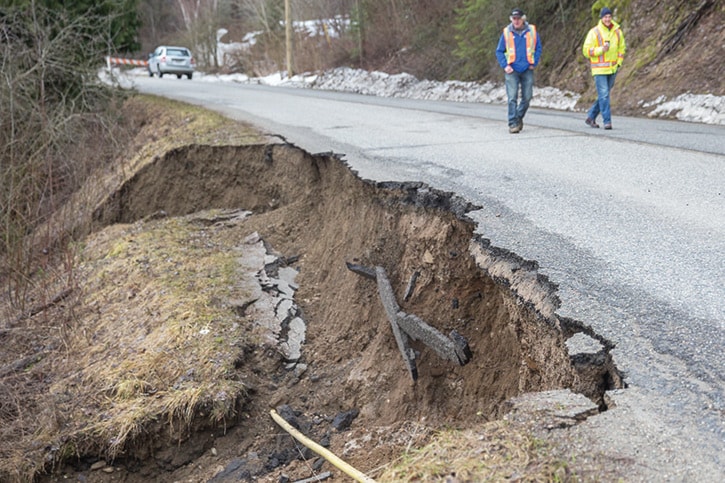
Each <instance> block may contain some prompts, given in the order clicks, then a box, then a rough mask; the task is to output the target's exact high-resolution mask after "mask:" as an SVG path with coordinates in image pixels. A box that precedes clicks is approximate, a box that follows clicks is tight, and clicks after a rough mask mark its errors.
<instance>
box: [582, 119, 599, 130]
mask: <svg viewBox="0 0 725 483" xmlns="http://www.w3.org/2000/svg"><path fill="white" fill-rule="evenodd" d="M584 122H585V123H586V124H587V126H589V127H593V128H599V124H597V121H595V120H594V119H592V118H591V117H588V118H587V120H586V121H584Z"/></svg>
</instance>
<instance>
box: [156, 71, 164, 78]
mask: <svg viewBox="0 0 725 483" xmlns="http://www.w3.org/2000/svg"><path fill="white" fill-rule="evenodd" d="M157 72H158V74H159V79H161V78H162V77H163V76H164V73H163V72H161V69H158V71H157Z"/></svg>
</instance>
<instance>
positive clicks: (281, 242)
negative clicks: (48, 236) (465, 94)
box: [79, 145, 622, 481]
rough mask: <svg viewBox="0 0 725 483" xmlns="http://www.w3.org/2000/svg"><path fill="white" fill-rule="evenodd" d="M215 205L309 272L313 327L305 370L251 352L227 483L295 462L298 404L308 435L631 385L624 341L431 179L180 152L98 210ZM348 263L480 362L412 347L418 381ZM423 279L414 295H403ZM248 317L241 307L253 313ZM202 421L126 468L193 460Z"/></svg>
mask: <svg viewBox="0 0 725 483" xmlns="http://www.w3.org/2000/svg"><path fill="white" fill-rule="evenodd" d="M209 208H225V209H243V210H249V211H251V212H253V213H254V214H253V216H251V217H250V218H248V219H247V221H245V223H246V224H247V225H248V227H249V230H248V231H249V232H250V233H252V232H254V231H256V232H258V233H259V234H260V235H261V237H262V238H263V239H264V240H265V242H266V243H268V244H269V245H270V246H271V247H273V248H274V250H276V251H277V252H279V253H281V254H282V255H284V256H285V257H287V259H288V260H290V262H291V264H292V265H294V267H295V268H297V269H298V270H299V276H298V277H297V283H298V284H299V290H298V291H297V293H296V295H295V298H296V301H297V303H298V304H299V306H300V309H301V313H302V314H303V317H304V319H305V320H306V323H307V339H306V342H305V344H304V347H303V350H302V356H301V358H300V360H299V361H298V364H297V369H299V368H301V367H303V368H304V370H294V369H293V367H292V366H291V365H289V364H285V361H284V360H283V359H282V358H281V357H280V356H279V354H277V353H276V352H274V351H270V350H269V348H264V349H258V350H257V349H251V348H250V349H249V352H255V353H256V355H255V356H250V357H256V359H255V360H256V361H258V362H259V364H258V365H257V366H256V368H255V369H254V371H255V372H256V376H257V380H258V381H259V383H258V384H257V386H256V387H255V389H254V394H253V396H252V400H251V402H250V403H249V404H247V406H246V407H245V408H244V409H243V411H240V415H245V416H243V417H240V421H237V422H236V423H237V424H236V427H235V428H234V429H232V430H229V428H227V431H228V433H227V436H226V437H227V438H230V441H234V442H233V443H229V444H232V445H236V446H237V453H238V454H240V455H244V457H241V456H240V457H239V458H237V459H235V460H234V461H232V462H231V463H229V465H227V466H226V468H224V467H222V468H219V470H220V471H219V475H220V476H219V478H220V479H224V478H227V479H239V478H241V477H245V476H249V477H253V476H255V475H257V476H259V475H263V474H266V473H268V472H271V471H273V470H275V469H277V468H279V467H281V466H283V465H285V464H287V463H288V462H289V461H292V460H294V459H295V458H297V457H298V453H296V452H295V450H294V447H289V445H288V444H287V445H285V444H282V443H281V442H280V438H279V437H276V438H275V437H273V436H272V435H270V434H269V432H270V429H269V428H270V422H269V419H268V414H267V413H268V410H269V408H270V407H277V406H280V405H283V406H284V405H287V406H286V407H290V408H292V409H291V410H293V411H297V412H298V413H299V417H300V420H302V421H305V423H304V424H305V425H306V426H305V429H307V430H308V431H309V432H311V433H313V434H314V433H315V432H317V435H318V436H319V437H320V438H322V439H324V438H328V439H329V438H330V431H331V429H329V425H324V424H321V421H322V420H324V419H325V417H329V418H332V417H334V416H335V415H339V414H342V413H345V412H346V411H351V410H355V411H359V415H358V416H357V418H356V419H355V421H354V424H355V425H361V426H365V425H367V426H370V427H373V426H374V427H384V426H388V427H397V428H398V429H400V428H402V427H404V426H405V425H409V424H410V422H411V421H426V422H427V423H428V424H435V425H437V426H439V427H443V426H446V425H455V426H458V427H466V426H467V425H468V424H475V423H478V422H481V421H482V420H491V419H494V418H497V417H499V416H501V415H502V412H503V408H502V403H503V402H504V401H506V400H507V399H509V398H511V397H513V396H516V395H519V394H522V393H524V392H531V391H543V390H549V389H560V388H570V389H572V390H573V391H575V392H579V393H582V394H584V395H586V396H587V397H588V398H590V399H591V400H592V401H594V402H595V403H596V404H597V405H598V406H599V407H600V409H606V404H605V402H604V397H603V396H604V391H606V390H608V389H612V388H615V387H622V379H621V376H620V375H619V373H618V371H617V369H616V367H614V365H613V363H612V360H611V357H610V355H609V350H610V349H611V345H610V344H609V343H608V342H607V341H606V340H604V339H602V338H600V337H598V336H597V335H596V334H594V333H592V332H591V330H590V329H588V328H587V327H586V326H584V325H582V324H581V323H579V322H577V321H573V320H568V319H567V320H560V319H559V318H558V317H557V315H556V313H555V312H556V309H557V308H558V299H557V297H556V289H555V286H554V285H553V284H551V283H550V282H549V281H548V280H547V279H546V278H545V277H543V276H541V275H539V274H538V273H537V271H536V264H535V263H533V262H528V261H524V260H521V259H519V258H518V257H516V255H515V254H512V253H508V252H505V251H503V250H499V249H495V248H493V247H490V246H489V245H488V244H487V242H486V240H484V239H483V238H481V237H479V236H475V235H474V228H475V227H474V224H473V223H472V222H471V220H470V219H468V218H467V217H466V213H467V211H469V210H470V209H472V208H473V207H471V206H469V205H467V204H466V203H465V202H463V201H462V200H461V199H459V198H457V197H455V196H453V195H451V194H449V193H443V192H439V191H436V190H433V189H431V188H429V187H427V186H425V185H423V184H420V183H403V184H401V183H373V182H369V181H365V180H361V179H360V178H358V177H357V176H356V175H355V173H354V172H352V171H351V170H350V169H349V168H348V167H347V166H346V165H345V163H344V162H342V161H341V160H339V159H338V158H336V157H335V156H330V155H310V154H308V153H305V152H303V151H301V150H299V149H297V148H295V147H293V146H289V145H259V146H247V147H223V148H219V147H207V146H191V147H188V148H185V149H178V150H175V151H171V152H169V153H167V154H166V156H164V157H162V158H160V159H158V160H157V161H156V162H155V163H153V164H150V165H148V166H147V167H145V168H144V169H143V170H142V171H140V172H139V173H137V174H136V175H135V176H134V177H133V178H132V179H130V180H129V181H128V182H127V183H125V184H124V186H123V188H122V189H121V190H119V191H118V192H117V193H115V194H114V195H113V196H112V197H111V198H110V199H109V201H108V202H107V203H106V204H104V205H103V206H102V207H101V208H99V209H98V210H96V212H95V214H94V223H95V225H96V228H100V227H103V226H106V225H109V224H113V223H119V222H123V223H129V222H133V221H135V220H139V219H143V218H145V217H151V216H155V214H158V213H165V214H167V215H168V216H177V215H186V214H190V213H196V212H198V211H200V210H203V209H209ZM240 242H241V240H240ZM346 262H352V263H357V264H361V265H364V266H368V267H375V266H381V267H383V268H384V269H385V270H386V272H387V274H388V276H389V278H390V282H391V286H392V289H393V291H394V293H395V294H396V297H397V301H398V303H399V304H400V306H401V309H402V310H404V311H406V312H407V313H411V314H415V315H416V316H418V317H420V318H421V319H423V320H425V321H426V322H427V323H429V324H430V325H432V326H433V327H435V328H436V329H437V330H439V331H441V332H442V333H444V334H448V333H450V332H451V331H453V330H455V331H456V332H458V333H459V334H461V335H462V336H463V337H465V339H466V340H467V342H468V344H469V347H470V349H471V351H472V359H471V361H470V362H469V363H468V364H466V365H464V366H459V365H456V364H453V363H451V362H450V361H446V360H442V359H441V358H440V357H439V356H438V355H437V354H436V353H435V352H433V351H432V350H431V349H430V348H429V347H427V346H426V345H424V344H421V343H420V342H413V343H412V348H413V349H414V350H415V351H416V353H417V364H418V366H417V369H418V380H417V382H416V383H413V382H412V381H411V378H410V375H409V373H408V371H407V370H406V368H405V366H404V364H403V361H402V358H401V354H400V352H399V351H398V347H397V346H396V342H395V340H394V338H393V336H392V332H391V326H390V323H389V321H388V319H387V318H386V314H385V312H384V309H383V306H382V304H381V302H380V299H379V296H378V293H377V288H376V285H375V283H374V282H372V281H370V280H369V279H366V278H364V277H360V276H359V275H356V274H355V273H352V272H351V271H350V270H348V269H347V268H346V265H345V264H346ZM414 274H417V278H416V283H415V286H414V289H412V291H410V293H408V294H407V295H408V296H405V295H406V293H405V292H406V289H407V288H408V287H409V282H410V280H411V277H413V275H414ZM238 311H239V314H240V315H243V314H244V313H245V312H246V307H242V308H239V309H238ZM573 336H577V337H585V336H586V338H587V340H588V341H589V342H591V341H594V342H595V344H594V345H595V346H596V347H597V348H595V349H594V352H591V351H590V352H586V351H585V352H581V353H572V354H570V353H569V350H568V349H567V340H568V339H571V338H572V337H573ZM597 344H598V345H597ZM323 415H327V416H323ZM432 422H435V423H432ZM192 426H194V427H197V428H198V430H199V431H197V432H193V431H192V432H191V434H190V435H189V437H188V439H187V440H186V441H185V442H184V444H183V445H182V446H183V448H186V449H183V450H182V449H180V448H181V446H177V447H171V448H165V447H163V446H164V444H163V442H158V441H157V442H153V443H151V442H149V441H146V442H138V447H137V449H134V447H133V446H129V447H128V448H127V451H126V452H125V454H124V461H125V462H126V463H125V464H126V467H127V468H128V469H129V471H131V472H135V474H137V475H138V477H139V478H141V479H143V478H149V477H154V478H159V476H158V474H156V473H155V472H157V471H159V469H161V470H163V471H173V470H174V469H176V468H179V467H181V466H183V465H188V464H190V463H193V460H194V458H196V457H197V456H198V454H200V452H203V451H205V450H207V449H208V448H209V447H211V446H212V441H213V440H214V439H215V438H219V434H218V433H219V431H218V429H216V430H215V428H210V427H208V425H206V424H204V423H202V422H199V423H198V424H197V425H192ZM214 434H216V436H214ZM262 446H263V447H264V448H262ZM362 453H363V454H361V453H360V452H358V453H355V452H354V451H353V452H351V453H350V456H349V458H350V459H351V462H353V463H355V462H357V463H360V464H362V465H363V466H367V467H370V465H375V464H377V463H380V462H383V461H386V458H390V457H391V455H390V454H386V453H385V450H384V449H383V448H382V447H380V448H376V447H375V445H373V447H372V448H369V450H368V451H365V452H362ZM250 455H251V456H250ZM144 459H147V460H153V461H154V463H153V464H152V465H150V466H149V465H148V464H147V463H148V461H147V462H146V463H145V462H144ZM79 461H81V467H82V465H83V462H84V460H83V459H82V458H81V460H79ZM85 463H86V464H87V463H88V460H85ZM153 468H155V469H153ZM128 481H131V480H128Z"/></svg>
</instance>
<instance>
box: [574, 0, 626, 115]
mask: <svg viewBox="0 0 725 483" xmlns="http://www.w3.org/2000/svg"><path fill="white" fill-rule="evenodd" d="M599 18H600V20H599V24H597V26H596V27H594V28H593V29H591V30H590V31H589V33H588V34H587V38H586V40H585V41H584V46H583V47H582V54H584V57H586V58H587V59H589V63H590V65H591V69H592V75H593V76H594V84H595V86H596V88H597V100H596V101H594V104H592V107H591V108H589V111H588V112H587V119H586V121H585V122H586V124H587V126H590V127H594V128H598V127H599V124H597V116H598V115H599V114H600V113H601V114H602V120H603V121H604V129H612V110H611V107H610V96H611V92H612V88H613V87H614V79H615V78H616V77H617V71H618V70H619V68H620V67H621V66H622V62H623V61H624V53H625V52H626V51H627V45H626V44H625V42H624V33H622V29H621V27H620V26H619V24H618V23H617V22H615V21H614V20H612V11H611V10H610V9H609V8H607V7H604V8H603V9H602V10H601V11H600V12H599Z"/></svg>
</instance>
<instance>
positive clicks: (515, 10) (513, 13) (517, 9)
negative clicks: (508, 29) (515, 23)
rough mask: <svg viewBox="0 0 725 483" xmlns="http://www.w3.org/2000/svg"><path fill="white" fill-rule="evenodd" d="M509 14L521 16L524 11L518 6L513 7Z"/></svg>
mask: <svg viewBox="0 0 725 483" xmlns="http://www.w3.org/2000/svg"><path fill="white" fill-rule="evenodd" d="M511 16H512V17H523V16H524V11H523V10H521V9H520V8H514V9H513V10H511Z"/></svg>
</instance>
